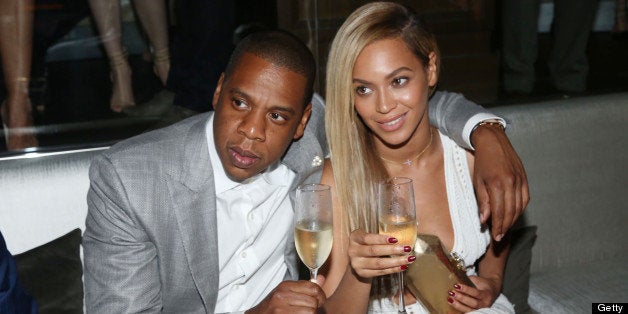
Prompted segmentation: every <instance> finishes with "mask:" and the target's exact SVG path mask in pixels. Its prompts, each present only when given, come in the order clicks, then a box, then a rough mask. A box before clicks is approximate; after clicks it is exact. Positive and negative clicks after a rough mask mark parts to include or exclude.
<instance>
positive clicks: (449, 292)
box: [447, 291, 456, 297]
mask: <svg viewBox="0 0 628 314" xmlns="http://www.w3.org/2000/svg"><path fill="white" fill-rule="evenodd" d="M447 294H449V295H450V296H452V297H453V296H455V295H456V293H454V292H453V291H447Z"/></svg>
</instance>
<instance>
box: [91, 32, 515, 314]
mask: <svg viewBox="0 0 628 314" xmlns="http://www.w3.org/2000/svg"><path fill="white" fill-rule="evenodd" d="M314 76H315V65H314V59H313V57H312V55H311V53H310V52H309V50H307V47H306V46H305V45H304V44H303V43H302V42H300V41H299V40H298V39H297V38H296V37H294V36H292V35H289V34H287V33H284V32H278V31H270V32H261V33H255V34H252V35H250V36H248V37H247V38H245V39H244V40H242V41H241V42H240V43H239V44H238V46H237V47H236V49H235V51H234V53H233V55H232V57H231V60H230V62H229V64H228V66H227V69H226V70H225V73H224V74H223V75H222V76H221V78H220V81H219V82H218V85H217V88H216V92H215V94H214V98H213V104H214V108H215V112H214V113H213V114H212V113H207V114H202V115H198V116H195V117H192V118H190V119H187V120H184V121H182V122H180V123H177V124H175V125H172V126H170V127H167V128H164V129H160V130H156V131H152V132H149V133H146V134H143V135H140V136H137V137H135V138H131V139H128V140H126V141H123V142H121V143H119V144H117V145H115V146H114V147H112V148H111V149H110V150H108V151H107V152H105V153H103V154H102V155H100V156H98V157H97V158H96V159H95V160H94V162H93V163H92V166H91V168H90V180H91V186H90V190H89V193H88V197H87V199H88V208H89V209H88V216H87V221H86V230H85V234H84V238H83V246H84V264H85V265H84V266H85V270H84V274H85V301H86V308H87V310H88V312H90V313H91V312H103V313H136V312H167V313H222V312H241V311H247V313H263V312H273V311H274V310H279V311H284V312H287V313H296V312H315V310H316V309H317V308H318V307H320V306H321V305H322V304H323V303H324V301H325V295H324V293H323V292H322V290H321V289H320V287H319V286H318V285H316V284H314V283H312V282H309V281H294V280H296V279H297V277H298V275H297V266H296V264H297V259H296V253H295V250H294V240H293V227H292V219H293V211H292V204H291V199H292V197H293V192H294V190H295V188H296V186H297V185H300V184H303V183H310V182H318V181H319V179H320V174H321V167H322V160H323V158H324V157H325V156H326V154H327V147H326V143H325V132H324V127H323V113H324V106H323V102H322V99H320V97H318V96H314V99H312V94H313V92H312V91H313V81H314ZM431 106H432V107H431V109H434V110H433V111H434V112H435V113H436V115H435V116H434V118H435V119H436V120H438V121H443V120H446V121H448V122H447V123H449V122H450V121H459V122H460V123H459V125H458V126H456V125H450V124H447V123H445V124H444V123H442V122H441V123H439V125H440V127H441V128H442V129H444V130H447V129H452V130H458V132H455V131H454V132H450V133H460V134H462V132H461V130H462V129H463V125H464V121H466V120H468V118H469V117H472V116H476V114H477V113H478V112H479V111H478V110H480V109H478V108H476V107H475V105H473V104H469V103H468V102H466V101H465V100H464V98H461V97H459V96H457V95H452V94H447V93H441V94H437V95H435V97H434V99H432V104H431ZM452 106H457V107H458V108H456V109H455V112H456V113H455V114H453V111H454V110H453V109H452ZM430 111H432V110H430ZM450 111H451V112H452V114H453V115H452V116H449V117H446V116H443V113H447V112H450ZM306 125H307V127H306ZM483 129H486V130H484V131H483V133H484V134H497V133H495V132H501V133H503V131H490V130H489V129H490V128H483ZM474 136H475V135H474ZM488 136H489V135H483V137H480V138H476V137H474V143H476V144H478V145H485V144H481V143H483V142H484V141H485V139H486V138H488ZM497 136H503V137H504V138H505V135H503V134H502V135H497ZM454 137H458V138H462V137H463V136H461V135H459V134H458V135H457V136H454ZM467 141H468V139H467ZM506 141H507V139H506ZM498 146H499V145H498ZM500 147H502V146H500ZM476 148H477V149H478V150H479V149H480V147H476ZM493 148H495V147H493ZM482 149H485V148H482ZM491 151H495V150H491ZM497 151H499V152H498V153H485V154H488V155H490V154H497V155H500V156H502V155H504V156H505V155H508V154H511V155H512V154H513V153H514V152H513V151H512V147H510V146H509V144H508V145H507V146H506V147H505V148H503V147H502V148H499V149H497ZM514 156H515V157H514V159H512V158H511V159H512V160H508V161H509V162H514V163H517V162H519V160H518V158H517V157H516V154H515V155H514ZM492 157H494V156H492ZM492 157H486V158H492ZM506 159H508V158H506ZM513 160H514V161H513ZM519 163H520V162H519ZM519 166H520V164H519ZM492 169H501V168H500V167H495V168H492ZM521 171H523V170H522V168H521ZM515 172H516V171H515ZM487 173H491V176H494V175H495V173H494V171H487ZM517 175H521V174H514V175H513V173H505V174H502V175H501V176H502V177H506V178H507V179H511V178H512V176H517ZM523 176H524V177H525V174H524V173H523ZM524 186H525V189H526V193H527V184H524ZM510 192H512V191H509V192H507V193H506V194H510ZM526 202H527V201H526ZM523 206H524V207H525V204H524V205H523ZM517 212H520V209H517V210H512V209H510V211H509V212H508V214H507V216H509V218H508V220H513V219H514V218H516V216H518V214H519V213H517ZM512 213H515V214H514V215H513V214H512ZM502 216H503V210H502ZM510 223H511V222H508V221H507V222H505V223H504V226H505V227H506V228H507V227H509V226H510Z"/></svg>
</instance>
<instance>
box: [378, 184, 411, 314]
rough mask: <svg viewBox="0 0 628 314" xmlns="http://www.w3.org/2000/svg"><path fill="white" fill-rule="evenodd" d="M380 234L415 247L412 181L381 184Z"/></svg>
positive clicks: (401, 297) (401, 298) (401, 305)
mask: <svg viewBox="0 0 628 314" xmlns="http://www.w3.org/2000/svg"><path fill="white" fill-rule="evenodd" d="M377 200H378V202H377V213H378V220H379V233H380V234H385V235H387V236H389V237H394V238H396V239H397V241H398V242H397V243H399V244H403V245H404V246H405V245H407V246H409V247H411V248H412V247H414V243H415V242H416V233H417V221H416V209H415V206H414V188H413V187H412V179H409V178H403V177H394V178H390V179H386V180H384V181H382V182H380V183H379V186H378V197H377ZM398 274H399V275H398V276H399V277H398V278H399V280H398V281H399V285H398V293H399V313H405V312H406V308H405V304H404V295H403V294H404V288H405V285H404V283H403V271H402V272H399V273H398Z"/></svg>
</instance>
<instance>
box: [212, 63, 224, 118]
mask: <svg viewBox="0 0 628 314" xmlns="http://www.w3.org/2000/svg"><path fill="white" fill-rule="evenodd" d="M224 79H225V72H222V73H221V74H220V78H219V79H218V83H216V89H215V90H214V97H212V107H214V109H216V105H217V104H218V100H219V99H220V92H221V91H222V82H223V81H224Z"/></svg>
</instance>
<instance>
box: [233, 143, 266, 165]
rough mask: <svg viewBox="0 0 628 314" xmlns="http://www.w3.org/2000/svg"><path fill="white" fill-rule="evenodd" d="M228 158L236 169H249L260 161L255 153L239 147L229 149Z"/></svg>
mask: <svg viewBox="0 0 628 314" xmlns="http://www.w3.org/2000/svg"><path fill="white" fill-rule="evenodd" d="M229 156H231V161H232V162H233V165H234V166H236V167H238V168H249V167H251V166H252V165H253V164H255V163H256V162H257V161H258V160H259V159H260V157H258V156H257V155H256V154H255V153H253V152H251V151H249V150H245V149H241V148H239V147H231V148H229Z"/></svg>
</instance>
